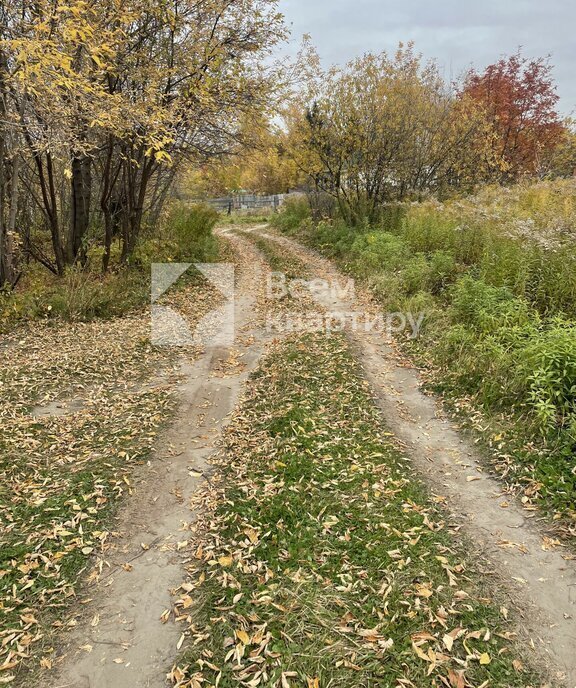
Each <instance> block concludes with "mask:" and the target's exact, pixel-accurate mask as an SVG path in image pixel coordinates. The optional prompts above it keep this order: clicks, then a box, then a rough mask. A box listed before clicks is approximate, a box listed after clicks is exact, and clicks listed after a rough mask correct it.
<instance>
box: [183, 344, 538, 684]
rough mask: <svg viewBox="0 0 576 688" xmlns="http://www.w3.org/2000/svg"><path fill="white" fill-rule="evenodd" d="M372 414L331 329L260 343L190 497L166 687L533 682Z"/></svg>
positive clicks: (498, 613)
mask: <svg viewBox="0 0 576 688" xmlns="http://www.w3.org/2000/svg"><path fill="white" fill-rule="evenodd" d="M381 425H382V420H381V417H380V415H379V412H378V411H377V410H376V407H375V405H374V403H373V400H372V399H371V396H370V391H369V389H368V388H367V386H366V384H365V382H364V381H363V380H362V379H361V377H360V373H359V370H358V368H357V364H356V363H355V361H354V359H353V357H352V355H351V353H350V351H349V349H348V346H347V343H346V340H345V339H344V337H341V336H334V337H330V338H328V337H325V336H323V335H305V336H302V337H299V338H292V339H289V340H285V341H284V342H283V343H280V344H277V345H276V346H275V347H274V348H273V349H272V351H271V352H270V353H269V354H268V356H267V358H266V360H265V361H264V362H263V363H262V365H261V367H260V369H259V371H258V372H257V373H256V375H255V376H254V377H253V379H252V380H251V382H250V385H249V388H248V393H247V398H246V400H245V402H244V404H243V406H242V407H241V408H240V409H239V410H238V411H237V412H236V414H235V417H234V418H233V420H232V423H231V425H230V426H229V428H228V430H227V432H226V438H225V448H224V449H223V452H222V455H221V458H220V459H219V462H218V463H219V465H218V466H217V468H216V471H215V475H214V477H213V479H212V480H211V481H210V483H209V484H208V485H207V487H206V492H205V494H204V495H203V496H202V497H201V500H202V502H203V504H204V506H205V507H211V510H210V508H209V509H208V511H207V512H205V513H207V515H206V517H205V519H204V521H203V522H201V523H200V525H199V544H198V547H197V550H196V552H195V556H194V563H193V564H192V565H191V567H190V577H189V580H188V581H187V582H186V583H185V584H184V585H183V586H182V589H181V590H180V595H181V598H180V599H179V600H178V602H177V604H176V608H177V610H178V612H177V616H178V617H179V618H180V620H181V621H182V622H183V623H185V624H187V626H188V630H187V631H186V634H187V635H189V636H190V638H189V641H190V647H189V649H188V650H187V651H186V653H185V655H184V657H183V658H182V661H181V662H180V665H179V666H178V667H177V668H175V669H174V670H173V672H172V679H173V682H174V683H175V684H176V685H178V686H186V687H191V688H199V687H201V688H207V687H208V686H220V687H221V688H228V687H230V686H239V685H242V686H249V687H256V686H267V687H268V686H270V687H272V686H278V687H279V688H288V687H290V686H291V687H297V686H298V687H299V686H303V687H305V688H323V687H327V686H331V687H333V688H336V687H339V686H341V687H342V688H344V687H345V688H350V687H351V686H366V687H368V686H398V687H400V686H417V687H418V688H421V687H422V686H447V687H449V688H467V687H472V686H473V687H474V688H479V687H480V686H485V687H487V686H499V687H502V688H503V687H504V686H506V687H508V686H523V687H526V686H528V685H534V683H533V682H534V681H535V680H536V679H535V678H534V676H533V675H531V674H530V673H529V671H528V670H527V669H526V668H525V667H524V665H523V663H522V660H521V659H520V658H519V657H517V656H516V648H517V645H516V642H515V640H514V635H513V632H512V630H511V627H510V626H509V625H508V623H509V622H508V621H507V617H508V612H507V610H505V609H504V608H499V605H498V603H497V602H496V601H494V600H493V599H490V598H491V593H490V592H489V591H487V590H486V589H484V588H483V587H482V586H481V585H480V579H479V574H478V573H477V572H473V571H472V568H473V567H472V566H470V560H469V559H468V557H467V556H466V555H465V554H464V553H463V551H462V548H461V545H459V544H457V543H456V541H455V538H454V536H453V534H451V532H450V525H449V524H448V523H447V522H446V520H445V519H446V515H445V514H444V513H443V512H442V511H441V509H440V507H439V506H438V505H437V504H435V503H434V500H433V499H431V498H430V497H429V496H427V494H426V493H425V491H424V490H423V488H422V486H421V485H420V484H419V482H418V480H417V478H416V477H415V476H414V474H413V472H412V469H411V467H410V464H409V463H408V461H407V460H406V459H405V458H404V457H403V456H402V455H401V453H400V452H399V451H398V450H397V449H396V448H395V444H394V440H393V438H392V436H391V435H390V433H387V432H385V431H383V430H380V428H381ZM474 567H475V568H476V570H478V564H477V563H476V564H475V565H474ZM487 578H489V575H487V574H486V572H483V585H485V584H486V580H487Z"/></svg>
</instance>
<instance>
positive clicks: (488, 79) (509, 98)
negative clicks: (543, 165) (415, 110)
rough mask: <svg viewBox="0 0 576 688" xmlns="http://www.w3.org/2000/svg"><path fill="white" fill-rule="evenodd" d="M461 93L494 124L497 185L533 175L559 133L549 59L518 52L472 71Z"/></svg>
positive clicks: (553, 144) (556, 142) (555, 142)
mask: <svg viewBox="0 0 576 688" xmlns="http://www.w3.org/2000/svg"><path fill="white" fill-rule="evenodd" d="M462 94H463V95H467V96H469V97H471V98H473V99H474V100H476V101H477V102H479V103H481V104H482V105H483V106H484V108H485V109H486V114H487V116H488V117H489V118H490V120H491V121H492V123H493V126H494V131H495V151H494V153H495V159H496V160H497V161H499V164H498V166H499V168H500V170H499V175H500V177H501V179H502V181H516V180H517V179H518V178H519V177H521V176H522V175H525V174H537V173H538V171H539V168H540V161H541V160H542V158H543V157H545V156H546V155H549V154H550V152H551V151H552V150H553V149H554V148H555V147H556V146H557V145H558V143H559V141H560V140H561V138H562V135H563V124H562V121H561V120H560V117H559V115H558V112H557V110H556V106H557V104H558V100H559V97H558V94H557V93H556V87H555V85H554V81H553V77H552V66H551V64H550V62H549V60H548V59H546V58H539V59H537V60H528V59H527V58H524V57H522V55H521V54H520V52H518V53H517V54H515V55H512V56H510V57H508V58H502V59H501V60H499V61H498V62H496V63H495V64H492V65H490V66H488V67H487V68H486V69H485V70H484V72H482V73H478V72H476V71H475V70H471V71H470V72H469V73H468V75H467V77H466V80H465V83H464V88H463V90H462ZM494 172H495V173H496V172H497V170H496V169H495V170H494Z"/></svg>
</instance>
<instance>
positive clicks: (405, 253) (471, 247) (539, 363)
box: [296, 182, 576, 525]
mask: <svg viewBox="0 0 576 688" xmlns="http://www.w3.org/2000/svg"><path fill="white" fill-rule="evenodd" d="M573 195H574V184H572V183H568V182H557V183H554V184H552V183H546V184H540V185H535V186H534V187H519V188H518V189H513V190H505V189H503V190H499V191H497V190H494V189H488V190H486V191H485V192H484V193H483V194H480V195H479V196H478V197H475V198H473V199H469V200H466V201H458V202H451V203H448V204H446V205H440V204H438V203H433V202H430V203H425V204H421V205H417V206H412V207H409V208H404V209H400V211H395V212H394V213H390V217H389V218H388V219H387V220H385V223H386V224H385V226H381V227H375V228H366V229H364V230H353V229H351V228H348V227H346V226H345V225H344V224H343V223H341V222H338V221H331V222H327V221H325V222H320V223H319V224H317V225H313V224H312V223H311V222H310V221H309V220H308V221H304V222H303V223H302V224H301V226H300V231H299V236H300V237H301V238H302V239H304V241H305V242H306V243H308V244H309V245H311V246H313V247H314V248H316V249H319V250H320V251H321V252H323V253H324V254H325V255H327V256H329V257H331V258H333V259H334V260H335V261H336V262H337V263H338V265H339V266H340V267H341V268H343V269H344V270H345V271H347V272H348V273H349V274H351V275H353V276H355V277H356V278H359V279H361V280H363V281H364V283H365V284H367V285H368V286H369V287H370V288H371V290H372V292H373V293H374V294H375V296H376V297H377V298H378V299H379V300H380V302H381V303H382V305H383V306H384V308H386V309H387V310H388V311H391V312H397V311H402V312H407V311H411V312H413V313H416V314H418V313H422V312H423V313H425V321H424V326H423V330H422V333H421V336H420V338H419V340H417V341H416V342H402V344H403V345H404V346H405V349H406V350H407V351H408V352H409V353H411V354H412V355H413V356H414V357H415V359H416V360H417V362H418V363H420V364H422V365H424V366H425V367H427V368H428V369H429V371H430V379H431V381H432V386H433V388H434V389H435V391H438V392H441V393H443V394H444V395H445V398H446V399H447V400H449V402H450V403H451V404H452V406H453V408H455V409H459V410H460V411H461V412H462V416H463V418H468V417H470V415H471V413H472V415H473V416H474V418H475V419H476V420H478V415H477V413H476V411H477V410H480V411H481V413H482V415H483V417H482V418H481V419H480V421H479V422H477V423H476V425H477V426H478V427H481V428H482V435H483V437H484V438H485V440H486V442H487V444H488V445H490V446H491V447H492V448H493V449H494V452H493V454H492V459H493V461H492V463H493V465H494V466H495V467H496V468H497V469H498V470H499V471H500V472H501V473H503V474H505V475H506V478H507V480H508V481H509V482H510V483H511V484H513V485H515V486H517V487H518V488H519V489H520V490H522V491H523V492H524V497H525V498H526V500H527V501H528V502H533V501H537V502H538V503H539V504H540V506H541V507H542V508H543V509H544V510H546V511H548V512H550V513H552V514H561V515H562V516H564V517H566V518H567V519H568V525H570V522H572V523H573V519H574V518H575V517H576V516H575V507H574V505H575V504H576V474H575V473H574V466H573V460H572V459H573V456H574V452H575V451H576V330H575V327H576V322H575V318H574V313H575V308H576V262H575V261H576V251H574V245H573V244H571V243H570V240H569V238H567V229H566V227H568V225H569V222H570V221H571V218H574V207H575V206H574V203H573ZM482 204H484V205H482ZM296 216H297V217H300V214H299V213H296ZM530 216H532V217H533V218H534V220H533V226H534V232H533V236H532V237H527V236H523V235H521V233H520V230H519V229H518V228H519V227H521V226H524V225H523V224H522V223H524V224H525V223H526V222H527V221H528V219H529V218H530ZM554 218H555V219H554ZM531 226H532V225H531ZM547 226H555V227H557V228H560V229H558V230H557V232H556V235H557V236H556V242H555V243H554V244H553V245H547V244H546V242H543V241H540V240H539V237H538V232H540V233H541V235H544V236H546V238H547V241H548V243H550V242H551V241H552V240H551V239H550V237H549V232H547V231H546V227H547ZM562 228H564V229H563V230H562ZM514 232H516V234H515V233H514ZM559 237H560V238H559ZM540 238H541V237H540Z"/></svg>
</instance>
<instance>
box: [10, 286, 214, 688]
mask: <svg viewBox="0 0 576 688" xmlns="http://www.w3.org/2000/svg"><path fill="white" fill-rule="evenodd" d="M217 298H218V297H217V295H216V293H215V292H214V290H213V288H211V287H210V286H209V285H208V284H207V283H205V282H203V281H200V280H198V279H191V280H189V281H187V282H186V283H185V284H184V285H183V286H182V288H180V289H178V290H175V291H173V292H171V293H170V294H169V295H167V296H166V297H165V302H166V303H169V304H170V305H172V306H174V307H176V308H177V309H178V311H179V312H180V313H182V314H184V315H185V316H186V317H187V318H188V319H189V321H191V322H194V321H197V320H198V319H199V318H201V317H202V316H203V315H204V314H205V313H207V312H209V311H210V310H211V308H213V306H214V303H215V302H216V300H217ZM2 340H3V341H2V347H0V398H1V400H2V403H1V404H0V475H1V482H0V531H1V548H0V683H2V684H6V683H12V682H13V681H15V680H16V679H17V678H19V677H20V676H21V675H22V674H21V672H22V670H23V667H24V666H26V667H30V668H34V667H38V666H41V667H43V668H50V666H51V655H52V643H53V640H54V638H53V636H54V633H55V632H57V630H58V629H61V628H67V627H70V626H73V625H75V624H76V623H77V621H76V618H77V616H78V614H79V612H80V607H81V605H80V600H79V598H78V597H77V591H78V585H79V577H80V575H81V573H82V572H85V571H86V569H87V567H89V565H90V563H91V561H92V562H93V563H94V562H95V566H96V571H97V570H101V569H102V567H103V566H104V565H105V559H106V552H107V551H108V550H109V548H110V546H111V541H112V540H113V537H112V536H113V533H112V532H111V529H112V528H113V525H112V519H111V518H110V517H111V515H112V513H113V508H114V505H115V504H116V503H117V502H118V500H119V499H120V498H121V497H122V496H123V495H126V494H129V493H130V491H131V489H132V482H131V473H132V471H133V469H134V467H135V466H136V465H137V464H140V463H142V462H144V461H145V460H146V459H147V458H148V456H149V455H150V452H151V450H152V447H153V445H154V442H155V439H156V437H157V434H158V431H159V429H160V428H161V426H162V425H163V424H164V423H165V422H166V421H167V419H168V418H169V417H170V414H171V412H172V408H173V406H174V399H173V397H172V393H171V392H172V390H173V388H174V386H175V383H176V380H177V374H178V369H177V367H176V365H175V364H176V357H175V356H174V351H173V350H171V349H165V348H157V347H153V346H152V345H151V343H150V317H149V313H148V312H147V311H146V310H142V311H140V312H135V313H132V314H130V315H127V316H125V317H122V318H117V319H113V320H109V321H93V322H89V323H58V322H55V323H31V324H28V325H24V326H21V327H18V329H16V330H15V331H14V332H12V333H11V334H9V335H6V336H4V337H3V338H2ZM197 354H198V351H197V350H196V349H195V348H194V347H191V348H189V349H186V350H185V351H184V355H186V356H189V357H190V358H194V357H196V356H197ZM88 578H89V579H90V576H89V577H88Z"/></svg>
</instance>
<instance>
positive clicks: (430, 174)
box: [196, 45, 576, 224]
mask: <svg viewBox="0 0 576 688" xmlns="http://www.w3.org/2000/svg"><path fill="white" fill-rule="evenodd" d="M309 66H310V69H309V79H308V80H307V83H306V86H305V88H303V89H302V90H301V91H300V93H299V94H298V96H297V97H295V98H294V99H293V100H292V101H291V102H290V103H289V104H288V106H287V107H286V108H285V113H284V124H283V126H281V127H277V128H276V131H275V132H274V133H273V135H270V136H269V140H268V141H264V145H263V146H262V147H261V148H260V149H259V150H258V151H257V152H255V153H251V154H250V155H248V156H247V157H246V158H245V159H244V160H243V161H242V162H241V164H239V163H238V162H237V161H235V160H230V161H229V162H228V164H227V165H224V166H222V165H221V164H219V165H218V166H208V167H207V168H205V169H204V173H203V175H202V176H201V182H203V184H204V190H205V191H206V192H207V193H210V192H217V193H223V192H225V191H227V190H228V191H231V190H235V189H237V188H246V189H250V190H252V191H263V192H266V193H277V192H281V191H284V190H286V188H288V187H291V188H294V187H297V188H300V189H302V190H306V191H308V193H309V198H310V201H311V205H312V206H313V209H314V210H315V213H316V215H317V216H318V217H322V216H325V215H333V214H334V213H337V214H338V215H339V216H341V217H343V218H344V219H345V220H346V221H347V222H348V223H349V224H359V223H362V222H364V221H368V222H373V221H376V220H377V219H378V216H379V213H380V212H381V208H382V206H383V205H385V204H387V203H390V202H397V201H405V200H414V199H416V200H418V199H422V198H423V197H425V196H428V195H436V196H440V197H445V196H448V195H453V194H455V193H466V192H468V191H470V190H472V189H473V188H474V187H476V186H478V185H480V184H483V183H498V184H511V183H515V182H518V181H519V180H520V179H522V178H525V177H537V178H543V177H546V176H571V175H572V174H573V173H574V171H575V170H576V133H575V129H574V126H573V123H572V122H571V121H566V120H563V119H562V118H561V116H560V115H559V113H558V100H559V98H558V95H557V93H556V88H555V85H554V81H553V77H552V67H551V64H550V63H549V61H548V60H546V59H536V60H528V59H526V58H524V57H523V56H522V55H521V54H520V53H517V54H515V55H512V56H510V57H508V58H502V59H501V60H499V61H498V62H496V63H494V64H492V65H490V66H488V67H487V68H486V69H485V70H484V71H482V72H478V71H475V70H471V71H469V72H468V73H467V74H464V75H463V76H462V78H461V79H460V80H459V81H458V82H457V83H447V82H446V80H445V78H444V77H443V75H442V72H441V70H440V68H439V66H438V65H437V63H436V62H434V61H429V62H425V61H424V60H423V59H422V57H421V56H420V55H418V54H417V53H416V52H415V51H414V48H413V46H411V45H408V46H406V47H402V46H401V47H400V48H399V50H398V51H397V52H396V53H395V54H394V55H388V54H386V53H382V54H377V55H376V54H367V55H365V56H363V57H361V58H358V59H355V60H353V61H352V62H350V63H349V64H347V65H345V66H343V67H334V68H331V69H328V70H323V69H322V68H321V67H320V63H319V62H318V61H316V62H312V63H311V64H310V65H309ZM272 166H273V168H274V170H275V171H272V169H271V168H272ZM196 182H197V183H198V180H196ZM200 186H202V184H200Z"/></svg>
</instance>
